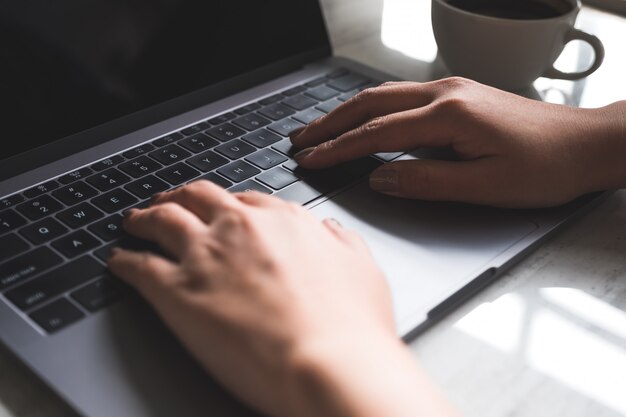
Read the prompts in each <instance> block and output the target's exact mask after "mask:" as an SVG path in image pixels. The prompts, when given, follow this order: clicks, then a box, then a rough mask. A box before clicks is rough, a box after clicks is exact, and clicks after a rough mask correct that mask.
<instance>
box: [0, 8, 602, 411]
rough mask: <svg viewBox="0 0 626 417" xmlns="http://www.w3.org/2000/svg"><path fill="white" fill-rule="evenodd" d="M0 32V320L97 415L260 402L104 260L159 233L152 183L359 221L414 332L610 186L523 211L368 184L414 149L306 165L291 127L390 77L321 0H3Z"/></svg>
mask: <svg viewBox="0 0 626 417" xmlns="http://www.w3.org/2000/svg"><path fill="white" fill-rule="evenodd" d="M0 34H1V35H2V36H1V37H0V43H1V47H0V51H2V54H3V55H2V56H3V58H2V61H3V62H2V65H1V66H0V86H1V88H0V91H2V100H3V106H2V108H3V111H2V120H3V123H2V125H1V129H2V137H3V139H2V147H1V148H0V161H1V162H0V293H1V295H0V337H1V339H2V342H3V343H4V344H5V345H6V346H7V347H8V348H9V349H10V350H11V351H12V352H13V353H14V354H15V355H16V356H17V357H18V358H19V359H20V360H22V361H23V362H24V363H25V364H26V365H27V366H28V367H30V368H31V369H32V370H33V371H34V372H35V373H36V374H37V375H38V376H39V377H40V378H41V379H42V380H44V381H45V382H46V383H47V384H48V385H49V386H50V387H51V388H52V389H53V390H54V391H55V392H57V393H58V394H59V395H60V396H61V397H62V398H63V399H64V400H65V401H67V403H69V404H70V405H71V406H72V407H73V408H74V409H75V410H76V411H77V412H78V413H80V414H82V415H85V416H91V417H100V416H102V417H104V416H135V417H139V416H168V417H169V416H174V415H176V416H200V415H203V416H204V415H216V416H244V415H253V413H251V412H250V411H249V410H247V409H246V408H245V407H244V406H242V405H240V404H239V403H238V402H237V401H235V400H234V399H232V398H231V397H230V396H229V395H228V394H227V393H225V392H224V391H223V390H222V389H221V388H220V387H219V386H218V385H217V384H215V383H214V382H213V381H212V380H211V379H210V378H209V377H208V376H207V375H206V374H205V373H204V372H203V371H202V370H201V369H200V368H199V367H198V366H197V365H196V364H195V363H194V362H193V360H192V359H190V357H189V356H187V354H186V353H185V352H184V350H183V349H182V348H181V347H180V346H179V344H178V343H177V342H176V341H175V340H174V339H173V338H172V337H171V335H170V334H169V332H168V331H167V330H166V329H165V328H164V327H163V326H162V324H161V323H160V322H159V320H158V319H157V318H156V316H155V314H154V313H153V312H152V310H151V309H150V308H149V306H147V305H146V304H145V303H144V302H142V301H141V300H140V299H139V297H138V296H137V295H136V294H135V293H133V292H132V291H130V290H129V289H128V288H125V287H124V286H122V285H121V284H120V283H119V282H118V281H117V280H116V279H115V278H114V277H111V276H109V275H108V274H107V271H106V269H105V266H104V265H105V260H106V258H107V256H108V253H109V251H110V249H111V247H113V246H116V245H121V246H125V247H130V248H133V247H143V246H144V245H145V244H144V242H141V241H138V240H135V239H132V238H129V237H128V236H125V235H124V234H123V232H122V231H121V229H120V221H121V218H122V217H121V216H122V214H123V212H124V210H126V209H128V208H129V207H141V206H142V205H144V204H146V203H145V202H146V201H147V200H148V199H149V197H150V196H151V195H152V194H153V193H155V192H157V191H162V190H166V189H169V188H172V187H176V186H180V185H182V184H185V183H188V182H190V181H195V180H198V179H207V180H209V181H213V182H215V183H217V184H219V185H221V186H223V187H226V188H228V189H230V190H232V191H243V190H251V189H254V190H259V191H262V192H266V193H269V194H274V195H276V196H277V197H279V198H283V199H287V200H291V201H296V202H298V203H300V204H303V205H306V206H307V207H309V208H310V209H311V211H312V212H313V213H314V214H315V215H316V216H319V217H320V219H321V218H325V217H333V218H335V219H337V220H339V221H340V222H341V223H342V224H343V225H344V226H345V227H348V228H352V229H355V230H357V231H359V232H360V233H361V234H362V235H363V236H364V237H365V239H366V240H367V242H368V243H369V245H370V247H371V248H372V251H373V253H374V256H375V257H376V260H377V261H378V263H379V265H380V266H381V267H382V268H383V269H384V271H385V272H386V275H387V277H388V280H389V284H390V286H391V288H392V292H393V297H394V303H395V304H394V306H395V315H396V320H397V323H398V327H399V331H400V336H402V337H410V335H412V334H414V333H415V332H418V331H420V330H421V329H424V328H425V327H427V326H428V325H429V324H431V323H433V322H434V321H435V320H437V319H438V318H440V317H441V316H443V315H444V314H446V312H448V311H449V310H450V309H452V308H454V307H455V306H456V305H458V303H460V302H462V301H463V300H464V299H465V298H467V297H469V296H471V295H472V294H473V293H475V292H476V291H477V290H478V289H480V288H481V287H482V286H484V285H486V284H488V283H489V282H491V281H492V280H493V279H495V278H496V277H497V276H498V274H499V273H501V272H502V271H503V270H504V269H505V268H506V267H508V266H509V265H511V264H512V263H513V262H515V261H516V260H517V259H519V258H520V257H521V256H522V255H523V254H524V253H525V252H526V251H527V250H529V249H530V248H531V247H532V245H533V244H536V243H537V242H538V241H539V240H540V239H542V238H543V237H545V236H546V235H547V234H549V233H550V232H551V231H552V230H554V229H555V228H556V227H558V226H559V225H561V224H562V223H563V222H564V221H566V220H567V219H569V218H571V217H572V216H574V215H575V214H577V213H580V212H582V211H583V210H584V209H586V208H588V207H589V206H590V205H591V204H592V203H593V202H594V201H597V196H592V197H586V198H583V199H581V200H578V201H576V202H574V203H572V204H570V205H568V206H565V207H560V208H557V209H551V210H542V211H513V210H496V209H490V208H484V207H475V206H467V205H460V204H447V203H426V202H418V201H406V200H399V199H393V198H390V197H385V196H382V195H379V194H376V193H373V192H371V191H370V190H369V189H368V187H367V183H366V181H364V179H365V178H366V176H367V174H368V173H369V172H370V171H371V170H372V169H374V168H375V167H377V166H379V165H380V164H382V163H384V162H387V161H390V160H393V159H400V158H416V157H424V155H419V154H404V155H403V154H380V155H373V156H371V157H369V158H365V159H361V160H359V161H355V162H352V163H349V164H346V165H343V166H340V167H336V168H333V169H331V170H329V171H321V172H307V171H302V170H300V169H299V168H298V167H297V164H295V162H294V161H293V159H292V158H291V156H292V154H293V149H292V148H291V145H290V142H289V140H288V138H287V135H288V133H289V132H290V131H291V130H292V129H294V128H296V127H300V126H303V125H305V124H307V123H310V122H311V121H312V120H315V119H316V118H318V117H320V116H322V115H323V114H325V113H328V112H330V111H331V110H332V109H333V108H335V107H337V106H338V105H340V104H341V103H342V102H344V101H346V100H348V99H349V98H350V97H352V96H354V95H355V94H357V93H358V92H359V91H361V90H363V89H365V88H368V87H371V86H375V85H377V84H379V83H380V82H382V81H386V80H390V79H392V78H393V77H391V76H390V75H387V74H384V73H381V72H378V71H376V70H374V69H372V68H367V67H365V66H363V65H360V64H358V63H356V62H351V61H348V60H345V59H340V58H337V57H333V56H332V52H331V47H330V43H329V40H328V35H327V32H326V29H325V25H324V21H323V18H322V13H321V10H320V6H319V4H318V1H317V0H297V1H296V0H283V1H279V0H273V1H259V0H230V1H227V2H222V1H218V2H209V1H200V0H163V1H159V2H122V1H111V0H107V1H95V2H88V3H84V4H83V3H81V2H78V3H77V2H73V1H67V0H57V1H55V2H52V3H50V2H41V1H35V0H22V1H19V2H3V4H2V6H0ZM207 349H209V350H210V349H211V347H210V346H207ZM234 372H236V370H234Z"/></svg>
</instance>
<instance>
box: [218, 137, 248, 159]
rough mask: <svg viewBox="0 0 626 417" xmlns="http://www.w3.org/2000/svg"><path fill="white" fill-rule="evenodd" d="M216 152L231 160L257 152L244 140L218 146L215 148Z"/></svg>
mask: <svg viewBox="0 0 626 417" xmlns="http://www.w3.org/2000/svg"><path fill="white" fill-rule="evenodd" d="M215 151H216V152H219V153H221V154H222V155H224V156H227V157H229V158H230V159H239V158H243V157H244V156H246V155H249V154H251V153H252V152H254V151H256V148H255V147H254V146H252V145H248V144H247V143H246V142H244V141H242V140H239V139H235V140H231V141H230V142H228V143H225V144H223V145H220V146H218V147H217V148H215Z"/></svg>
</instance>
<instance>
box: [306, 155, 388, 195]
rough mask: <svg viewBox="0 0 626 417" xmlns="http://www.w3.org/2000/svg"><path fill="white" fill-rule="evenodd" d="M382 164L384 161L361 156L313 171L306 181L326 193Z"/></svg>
mask: <svg viewBox="0 0 626 417" xmlns="http://www.w3.org/2000/svg"><path fill="white" fill-rule="evenodd" d="M380 165H382V162H381V161H379V160H377V159H374V158H371V157H366V158H361V159H357V160H354V161H350V162H346V163H344V164H341V165H337V166H335V167H332V168H329V169H326V170H318V171H314V172H311V175H308V176H307V179H306V182H307V183H309V184H311V185H313V186H314V187H315V188H317V189H319V190H321V191H323V192H324V193H326V192H330V191H334V190H337V189H339V188H341V187H344V186H346V185H348V184H350V183H351V182H353V181H356V180H358V179H360V178H362V177H364V176H365V175H367V174H369V173H370V172H372V171H373V170H374V169H376V168H377V167H379V166H380Z"/></svg>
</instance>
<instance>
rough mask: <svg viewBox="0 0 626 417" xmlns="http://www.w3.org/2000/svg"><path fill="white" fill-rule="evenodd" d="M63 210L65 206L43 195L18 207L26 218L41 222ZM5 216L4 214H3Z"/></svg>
mask: <svg viewBox="0 0 626 417" xmlns="http://www.w3.org/2000/svg"><path fill="white" fill-rule="evenodd" d="M62 208H63V205H62V204H61V203H59V202H58V201H56V200H55V199H54V198H52V197H50V196H49V195H42V196H39V197H37V198H35V199H33V200H29V201H27V202H25V203H22V204H20V205H19V206H17V207H16V209H17V211H19V212H20V213H21V214H23V215H24V216H26V217H28V218H29V219H31V220H39V219H41V218H43V217H46V216H47V215H49V214H52V213H55V212H57V211H59V210H61V209H62ZM2 214H4V212H2Z"/></svg>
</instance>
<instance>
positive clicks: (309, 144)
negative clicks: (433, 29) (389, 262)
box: [292, 78, 626, 207]
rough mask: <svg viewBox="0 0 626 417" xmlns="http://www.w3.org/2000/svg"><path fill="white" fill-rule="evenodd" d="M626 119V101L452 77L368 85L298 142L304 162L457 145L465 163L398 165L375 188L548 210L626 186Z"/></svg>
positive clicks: (382, 171)
mask: <svg viewBox="0 0 626 417" xmlns="http://www.w3.org/2000/svg"><path fill="white" fill-rule="evenodd" d="M625 120H626V110H625V107H624V103H621V104H620V103H618V105H613V106H607V107H606V108H602V109H580V108H573V107H567V106H562V105H555V104H548V103H544V102H541V101H534V100H529V99H526V98H522V97H519V96H517V95H514V94H511V93H506V92H504V91H500V90H497V89H495V88H491V87H487V86H484V85H481V84H478V83H475V82H472V81H469V80H465V79H462V78H449V79H444V80H439V81H434V82H429V83H411V82H401V83H386V84H383V85H382V86H381V87H378V88H372V89H368V90H365V91H363V92H361V93H360V94H359V95H357V96H355V97H354V98H352V99H351V100H349V101H347V102H346V103H344V104H342V105H341V106H339V107H338V108H337V109H335V110H334V111H333V112H331V113H329V114H328V115H326V116H324V117H322V118H320V119H318V120H317V121H315V122H313V123H312V124H311V125H309V126H308V127H307V128H305V129H304V130H303V131H300V132H296V133H295V134H293V135H292V142H293V143H294V145H295V146H297V147H298V148H300V149H303V150H302V151H301V152H300V153H299V154H297V155H296V159H297V161H298V162H299V163H300V165H301V166H302V167H304V168H325V167H329V166H333V165H336V164H338V163H341V162H345V161H348V160H351V159H355V158H358V157H362V156H365V155H369V154H373V153H377V152H395V151H410V150H414V149H417V148H423V147H443V148H450V149H451V150H452V151H453V152H454V153H455V154H456V156H457V157H458V159H459V160H458V161H440V160H412V161H397V162H391V163H388V164H385V165H383V166H381V167H379V168H378V169H377V170H376V171H374V172H373V173H372V174H371V176H370V186H371V187H372V188H373V189H374V190H376V191H380V192H382V193H385V194H389V195H394V196H399V197H407V198H416V199H425V200H446V201H462V202H468V203H475V204H487V205H493V206H503V207H542V206H553V205H558V204H561V203H565V202H567V201H569V200H572V199H573V198H575V197H577V196H579V195H581V194H584V193H587V192H591V191H599V190H602V189H605V188H612V187H615V188H619V187H620V186H624V185H626V183H624V182H626V175H625V174H626V172H624V166H625V164H624V163H623V155H624V153H623V151H624V150H625V149H624V143H625V142H626V138H624V134H625V131H626V127H624V126H626V122H625ZM620 135H621V137H620ZM617 137H619V139H620V141H616V138H617ZM618 142H619V143H618Z"/></svg>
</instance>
